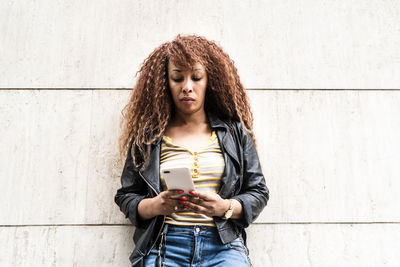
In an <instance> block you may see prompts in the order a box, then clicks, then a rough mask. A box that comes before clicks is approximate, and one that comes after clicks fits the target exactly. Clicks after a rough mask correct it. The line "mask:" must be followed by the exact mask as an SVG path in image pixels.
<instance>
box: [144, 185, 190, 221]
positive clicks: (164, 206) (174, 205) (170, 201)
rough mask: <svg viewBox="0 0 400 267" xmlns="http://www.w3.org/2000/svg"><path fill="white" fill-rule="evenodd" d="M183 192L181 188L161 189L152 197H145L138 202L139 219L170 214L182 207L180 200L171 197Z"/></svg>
mask: <svg viewBox="0 0 400 267" xmlns="http://www.w3.org/2000/svg"><path fill="white" fill-rule="evenodd" d="M181 193H183V191H182V190H167V191H163V192H161V193H160V194H158V195H157V196H155V197H153V198H145V199H143V200H142V201H140V202H139V205H138V213H139V216H140V218H141V219H143V220H147V219H151V218H153V217H154V216H157V215H170V214H171V213H173V212H177V211H180V210H182V209H183V205H182V201H181V200H179V199H176V198H172V197H173V196H176V195H178V194H181ZM180 202H181V204H180Z"/></svg>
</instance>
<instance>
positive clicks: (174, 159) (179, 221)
mask: <svg viewBox="0 0 400 267" xmlns="http://www.w3.org/2000/svg"><path fill="white" fill-rule="evenodd" d="M172 167H188V168H189V169H190V170H191V172H192V178H193V183H194V187H195V189H196V191H198V192H204V193H207V192H215V193H218V191H219V188H220V183H221V176H222V173H223V171H224V168H225V162H224V157H223V154H222V151H221V147H220V145H219V142H218V138H217V135H216V133H215V131H212V134H211V136H210V138H209V140H208V142H207V144H205V146H204V147H203V148H202V149H200V150H199V151H197V152H192V151H190V150H188V149H186V148H185V147H182V146H179V145H176V144H174V143H172V140H171V138H169V137H168V136H165V135H164V136H163V139H162V144H161V157H160V177H161V186H162V189H163V190H167V187H166V184H165V181H164V177H163V176H161V173H162V170H163V169H165V168H172ZM165 222H166V223H170V224H175V225H204V226H215V224H214V221H213V219H212V217H209V216H206V215H203V214H199V213H194V212H175V213H172V214H171V216H166V219H165Z"/></svg>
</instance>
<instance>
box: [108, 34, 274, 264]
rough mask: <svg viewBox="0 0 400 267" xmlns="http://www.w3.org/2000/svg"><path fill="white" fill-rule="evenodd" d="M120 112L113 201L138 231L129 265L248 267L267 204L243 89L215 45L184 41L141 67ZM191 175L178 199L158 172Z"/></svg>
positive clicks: (157, 53) (167, 45)
mask: <svg viewBox="0 0 400 267" xmlns="http://www.w3.org/2000/svg"><path fill="white" fill-rule="evenodd" d="M139 72H140V75H139V77H138V80H137V83H136V85H135V87H134V89H133V90H132V94H131V97H130V101H129V103H128V104H127V106H126V107H125V108H124V112H123V115H124V116H123V120H122V123H123V131H122V135H121V137H120V151H121V152H122V154H123V155H125V153H126V155H127V157H126V162H125V166H124V169H123V172H122V176H121V184H122V187H121V188H120V189H118V191H117V193H116V196H115V202H116V203H117V204H118V206H119V207H120V209H121V211H122V212H123V213H124V214H125V216H126V217H127V218H129V219H130V221H131V222H132V224H133V225H134V226H135V227H136V230H135V234H134V237H133V239H134V242H135V244H136V246H135V249H134V251H133V252H132V254H131V256H130V260H131V262H132V266H198V265H199V266H200V265H201V266H233V265H235V266H237V267H239V266H249V265H250V262H249V258H248V250H247V247H246V233H245V231H244V228H246V227H248V226H249V224H250V223H252V222H253V221H254V220H255V219H256V218H257V216H258V215H259V214H260V212H261V211H262V209H263V208H264V207H265V205H266V204H267V201H268V199H269V191H268V188H267V186H266V184H265V179H264V176H263V173H262V170H261V167H260V163H259V159H258V156H257V151H256V148H255V138H254V134H253V131H252V113H251V110H250V105H249V102H248V99H247V96H246V90H245V88H244V87H243V85H242V84H241V82H240V79H239V76H238V74H237V69H236V67H235V66H234V63H233V61H232V60H231V59H230V58H229V56H228V55H227V54H226V53H225V52H224V51H223V50H222V48H221V47H219V46H218V45H216V44H215V43H214V42H212V41H209V40H207V39H205V38H204V37H200V36H195V35H192V36H183V35H178V36H177V37H176V38H175V39H174V40H173V41H171V42H167V43H164V44H162V45H161V46H159V47H158V48H156V49H155V50H154V51H153V52H152V53H151V54H150V55H149V57H148V58H147V59H146V60H145V61H144V63H143V64H142V66H141V69H140V70H139ZM171 166H179V167H188V168H189V169H190V170H191V172H192V179H193V182H194V185H195V191H191V192H190V194H191V195H189V196H182V197H180V198H179V199H176V198H173V196H175V195H177V194H180V193H181V191H179V190H178V191H176V190H168V189H167V187H166V184H165V182H164V180H163V177H162V176H160V172H161V171H162V170H163V169H164V168H168V167H171Z"/></svg>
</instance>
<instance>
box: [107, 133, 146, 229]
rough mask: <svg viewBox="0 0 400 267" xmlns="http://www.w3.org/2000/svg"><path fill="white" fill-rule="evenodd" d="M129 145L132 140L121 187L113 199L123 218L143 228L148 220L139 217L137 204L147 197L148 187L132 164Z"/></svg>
mask: <svg viewBox="0 0 400 267" xmlns="http://www.w3.org/2000/svg"><path fill="white" fill-rule="evenodd" d="M131 146H132V141H131V145H130V147H129V149H128V154H127V157H126V161H125V165H124V169H123V171H122V175H121V185H122V187H121V188H119V189H118V190H117V193H116V195H115V197H114V201H115V203H116V204H117V205H118V206H119V208H120V210H121V211H122V212H123V213H124V214H125V218H129V220H130V221H131V222H132V224H133V225H134V226H135V227H137V228H145V227H146V225H147V224H148V223H149V221H150V220H146V221H144V220H141V219H140V218H139V214H138V211H137V206H138V204H139V202H140V201H141V200H142V199H144V198H146V197H148V189H147V185H146V183H145V182H144V181H143V179H142V178H141V177H140V175H139V172H138V171H137V169H136V168H135V166H134V164H133V160H132V154H131Z"/></svg>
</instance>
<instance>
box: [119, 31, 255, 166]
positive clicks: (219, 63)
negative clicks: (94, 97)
mask: <svg viewBox="0 0 400 267" xmlns="http://www.w3.org/2000/svg"><path fill="white" fill-rule="evenodd" d="M170 60H171V61H173V62H174V64H176V65H178V66H180V67H183V68H185V69H191V68H192V66H193V65H194V64H196V63H200V64H202V65H203V66H204V67H205V69H206V73H207V78H208V83H207V88H206V96H205V104H204V109H205V111H206V112H207V111H210V112H212V113H214V114H215V115H217V116H218V117H220V118H221V119H228V120H229V119H230V120H235V121H239V122H241V124H242V126H244V128H245V129H246V130H247V131H248V132H249V133H250V135H251V137H252V139H253V141H254V143H255V141H256V140H255V136H254V133H253V114H252V112H251V108H250V104H249V101H248V98H247V95H246V89H245V88H244V87H243V85H242V83H241V82H240V78H239V75H238V72H237V69H236V67H235V65H234V61H233V60H232V59H230V57H229V56H228V54H227V53H225V52H224V51H223V49H222V48H221V47H220V46H218V45H217V44H216V43H215V42H213V41H210V40H207V39H206V38H204V37H202V36H197V35H181V34H178V35H177V36H176V37H175V39H174V40H173V41H171V42H166V43H164V44H162V45H160V46H159V47H157V48H156V49H155V50H154V51H153V52H152V53H151V54H150V55H149V56H148V57H147V58H146V59H145V60H144V62H143V63H142V65H141V67H140V70H139V71H138V72H137V73H136V76H137V74H138V73H140V75H139V77H138V79H137V81H136V84H135V86H134V88H133V90H132V91H131V95H130V99H129V102H128V104H127V105H126V106H125V107H124V109H123V110H122V120H121V127H122V133H121V136H120V137H119V150H120V153H121V156H125V155H126V153H127V151H128V149H129V147H130V142H132V150H131V152H132V157H133V161H134V164H135V166H136V167H137V168H140V167H142V166H143V165H144V164H146V163H147V159H148V156H149V151H150V145H151V143H152V142H154V141H155V140H157V139H158V138H159V137H160V136H161V135H162V134H163V132H164V130H165V129H166V127H167V125H168V123H169V122H170V120H171V119H172V118H173V116H174V103H173V100H172V96H171V92H170V89H169V85H168V62H169V61H170Z"/></svg>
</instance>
